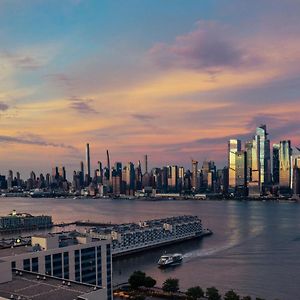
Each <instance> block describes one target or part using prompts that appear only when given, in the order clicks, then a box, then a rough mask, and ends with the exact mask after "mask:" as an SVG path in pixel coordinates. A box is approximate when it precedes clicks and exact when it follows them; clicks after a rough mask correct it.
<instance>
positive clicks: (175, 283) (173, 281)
mask: <svg viewBox="0 0 300 300" xmlns="http://www.w3.org/2000/svg"><path fill="white" fill-rule="evenodd" d="M162 289H163V291H164V292H169V293H176V292H178V291H179V280H178V279H177V278H168V279H166V281H165V282H164V283H163V286H162Z"/></svg>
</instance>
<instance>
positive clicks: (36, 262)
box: [31, 257, 39, 273]
mask: <svg viewBox="0 0 300 300" xmlns="http://www.w3.org/2000/svg"><path fill="white" fill-rule="evenodd" d="M31 269H32V272H35V273H38V272H39V258H38V257H34V258H32V260H31Z"/></svg>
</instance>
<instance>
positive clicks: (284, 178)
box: [279, 141, 292, 194]
mask: <svg viewBox="0 0 300 300" xmlns="http://www.w3.org/2000/svg"><path fill="white" fill-rule="evenodd" d="M291 152H292V151H291V142H290V141H280V146H279V187H280V193H282V194H285V193H289V192H290V187H291V154H292V153H291Z"/></svg>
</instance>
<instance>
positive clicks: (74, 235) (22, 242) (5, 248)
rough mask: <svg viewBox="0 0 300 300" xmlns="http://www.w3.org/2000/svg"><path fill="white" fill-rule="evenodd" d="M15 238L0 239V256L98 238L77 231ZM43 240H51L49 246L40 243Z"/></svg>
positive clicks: (59, 246)
mask: <svg viewBox="0 0 300 300" xmlns="http://www.w3.org/2000/svg"><path fill="white" fill-rule="evenodd" d="M53 239H54V241H53ZM17 240H18V241H17ZM17 240H15V239H12V238H10V239H7V240H3V241H0V258H1V257H9V256H15V255H20V254H25V253H28V252H39V251H44V250H47V249H55V248H63V247H68V246H73V245H78V244H87V243H90V242H95V241H99V239H95V238H91V237H88V236H87V235H84V234H82V233H79V232H77V231H72V232H67V233H59V234H55V233H49V234H44V235H34V236H32V237H31V238H26V239H25V238H24V239H23V238H19V239H17ZM43 240H49V241H50V240H52V241H53V242H52V245H51V247H50V246H48V244H47V246H45V244H44V243H42V242H43ZM46 247H48V248H46Z"/></svg>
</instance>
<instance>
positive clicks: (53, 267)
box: [0, 232, 112, 300]
mask: <svg viewBox="0 0 300 300" xmlns="http://www.w3.org/2000/svg"><path fill="white" fill-rule="evenodd" d="M0 259H1V260H2V261H5V262H8V263H9V264H10V266H11V269H13V270H14V269H18V270H24V271H28V272H34V273H38V274H43V275H49V276H53V277H56V278H62V279H64V280H69V281H76V282H81V283H87V284H90V285H93V286H97V287H101V288H103V289H105V291H106V297H105V298H101V299H108V300H110V299H112V264H111V245H110V241H108V240H101V239H94V238H92V237H89V236H85V235H82V234H79V233H78V232H70V233H66V234H47V235H40V236H33V237H31V243H29V245H28V244H21V245H17V246H12V247H7V248H2V249H0Z"/></svg>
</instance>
